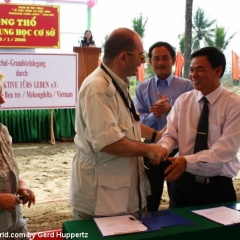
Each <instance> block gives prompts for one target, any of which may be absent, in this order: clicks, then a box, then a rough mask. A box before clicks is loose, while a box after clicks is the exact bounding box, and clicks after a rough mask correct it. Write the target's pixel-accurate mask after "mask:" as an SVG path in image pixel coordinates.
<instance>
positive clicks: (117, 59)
mask: <svg viewBox="0 0 240 240" xmlns="http://www.w3.org/2000/svg"><path fill="white" fill-rule="evenodd" d="M144 62H145V55H144V50H143V45H142V40H141V38H140V36H139V35H138V34H137V33H136V32H134V31H132V30H130V29H126V28H119V29H116V30H114V31H113V32H112V34H110V36H109V37H108V39H107V40H106V42H105V44H104V57H103V63H102V64H101V66H100V67H98V68H97V69H96V70H95V71H94V72H93V73H91V74H90V75H89V76H88V77H87V78H86V79H85V80H84V82H83V84H82V85H81V88H80V91H79V95H78V102H77V106H76V136H75V139H74V141H75V143H76V145H77V147H78V149H77V152H76V155H75V157H74V159H73V163H72V171H71V183H70V204H71V206H72V207H73V208H74V219H88V218H93V217H98V216H114V215H122V214H130V213H134V212H137V211H141V210H142V209H144V208H146V196H147V195H150V186H149V182H148V179H147V177H146V175H145V172H144V165H143V158H142V157H143V156H147V157H149V158H150V159H151V158H153V159H155V160H156V161H158V160H159V159H160V158H161V146H160V145H156V144H145V143H142V142H141V137H143V138H147V139H152V140H154V139H155V138H156V140H157V139H158V140H159V139H160V137H161V132H156V131H154V130H153V129H151V128H149V127H146V126H144V125H142V124H141V123H140V118H139V116H138V115H137V114H136V111H135V108H134V105H133V102H132V100H131V98H130V96H129V93H128V87H129V80H128V77H129V76H132V75H135V74H136V72H137V68H138V67H139V66H140V65H141V64H142V63H144Z"/></svg>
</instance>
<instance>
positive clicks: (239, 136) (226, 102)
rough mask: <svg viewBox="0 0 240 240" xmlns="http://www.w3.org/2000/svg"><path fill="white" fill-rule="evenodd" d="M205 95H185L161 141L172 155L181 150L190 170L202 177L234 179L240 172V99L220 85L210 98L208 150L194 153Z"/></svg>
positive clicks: (170, 115) (174, 108) (170, 119)
mask: <svg viewBox="0 0 240 240" xmlns="http://www.w3.org/2000/svg"><path fill="white" fill-rule="evenodd" d="M202 97H203V95H202V93H201V92H200V91H197V90H192V91H190V92H187V93H184V94H182V95H181V96H180V97H179V98H178V99H177V100H176V102H175V104H174V107H173V108H172V110H171V111H170V113H169V115H168V118H167V130H166V132H165V133H164V135H163V137H162V139H161V140H160V141H159V142H158V143H159V144H162V146H163V147H164V148H166V149H167V150H168V153H170V152H171V151H172V150H173V149H174V148H176V147H179V156H184V157H185V159H186V161H187V168H186V171H187V172H190V173H192V174H195V175H199V176H207V177H211V176H217V175H218V176H226V177H230V178H233V177H235V176H236V175H237V173H238V171H239V169H240V163H239V159H238V158H237V152H238V150H239V147H240V96H239V95H237V94H236V93H234V92H231V91H229V90H228V89H226V88H224V87H223V86H222V85H220V86H219V87H218V88H217V89H216V90H215V91H213V92H211V93H210V94H208V95H207V96H206V97H207V99H208V101H209V104H208V107H209V130H208V147H209V149H207V150H203V151H200V152H197V153H195V154H193V149H194V144H195V138H196V131H197V125H198V121H199V116H200V114H201V110H202V107H203V102H202V101H200V100H201V98H202Z"/></svg>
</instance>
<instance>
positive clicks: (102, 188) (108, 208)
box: [95, 173, 131, 216]
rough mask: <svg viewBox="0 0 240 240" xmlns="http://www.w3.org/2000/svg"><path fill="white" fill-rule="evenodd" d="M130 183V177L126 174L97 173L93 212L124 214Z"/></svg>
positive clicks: (106, 214)
mask: <svg viewBox="0 0 240 240" xmlns="http://www.w3.org/2000/svg"><path fill="white" fill-rule="evenodd" d="M130 183H131V178H130V176H129V175H126V174H119V173H116V174H115V173H114V174H113V173H104V174H99V175H98V189H97V200H96V209H95V214H96V215H100V216H113V215H119V214H126V213H127V212H128V211H127V206H128V200H129V189H130Z"/></svg>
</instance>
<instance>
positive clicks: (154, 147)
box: [146, 144, 162, 165]
mask: <svg viewBox="0 0 240 240" xmlns="http://www.w3.org/2000/svg"><path fill="white" fill-rule="evenodd" d="M148 146H149V150H148V153H147V156H146V157H147V158H149V159H150V162H151V163H152V164H154V165H158V164H159V163H160V162H161V157H162V146H161V145H159V144H148Z"/></svg>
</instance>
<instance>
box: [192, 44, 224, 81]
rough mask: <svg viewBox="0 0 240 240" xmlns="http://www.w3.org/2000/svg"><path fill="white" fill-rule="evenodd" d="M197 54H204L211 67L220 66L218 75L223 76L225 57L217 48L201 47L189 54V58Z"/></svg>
mask: <svg viewBox="0 0 240 240" xmlns="http://www.w3.org/2000/svg"><path fill="white" fill-rule="evenodd" d="M199 56H206V57H207V60H208V61H209V63H210V64H211V66H212V68H213V69H215V68H217V67H219V66H222V73H221V75H220V78H221V77H222V76H223V74H224V72H225V68H226V58H225V55H224V54H223V53H222V52H221V51H220V50H219V49H218V48H216V47H203V48H201V49H199V50H197V51H195V52H194V53H192V54H191V60H192V59H193V58H195V57H199Z"/></svg>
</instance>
